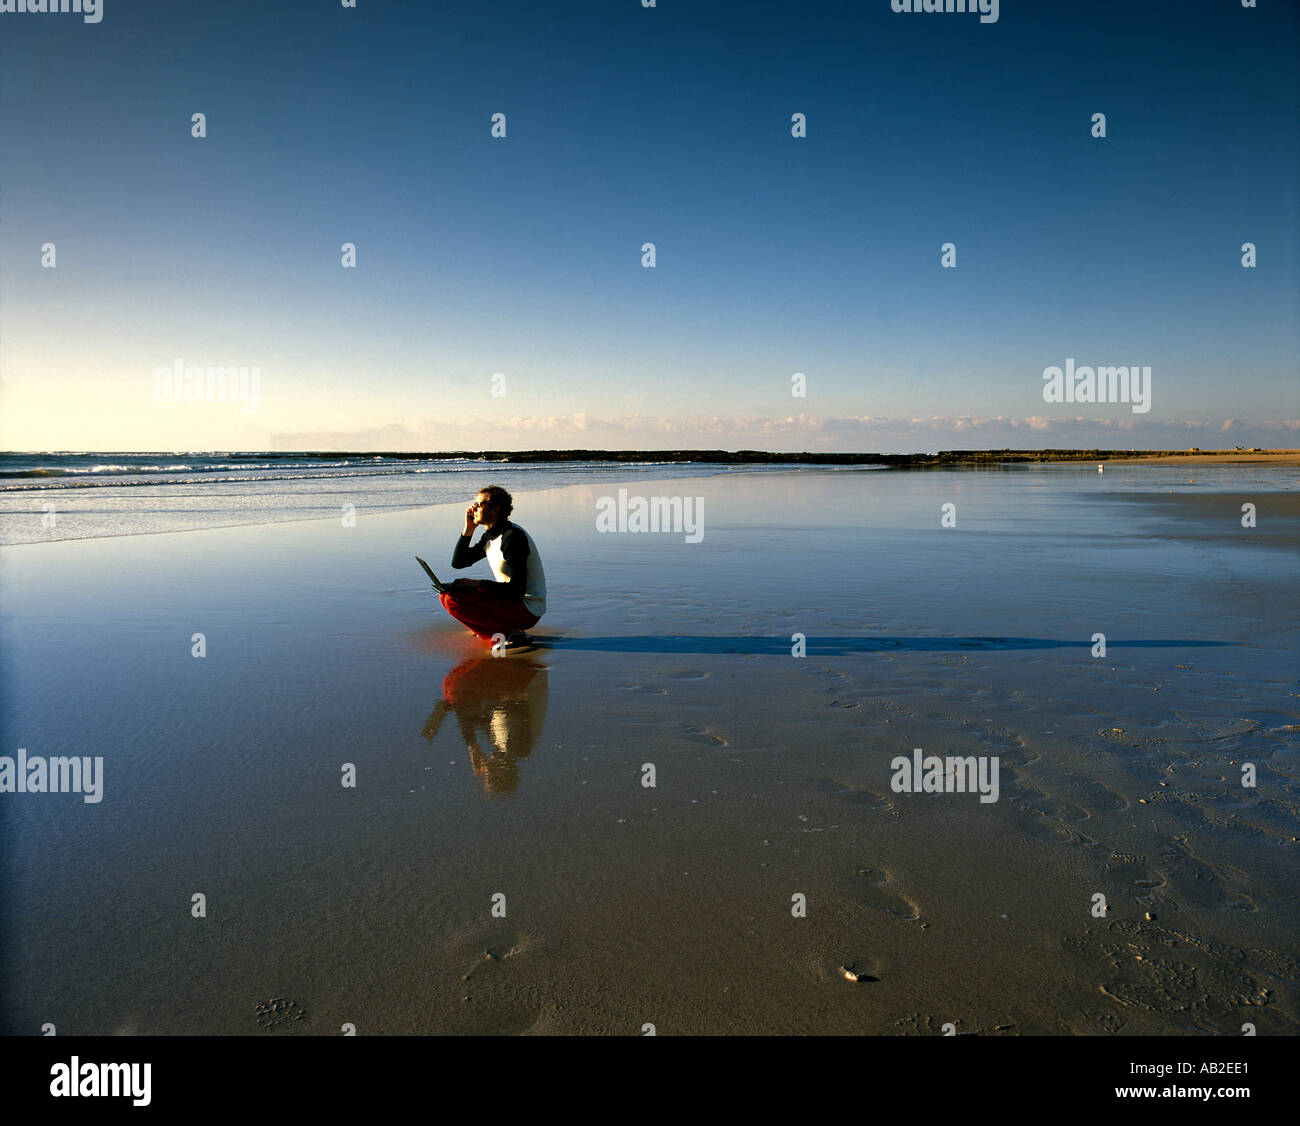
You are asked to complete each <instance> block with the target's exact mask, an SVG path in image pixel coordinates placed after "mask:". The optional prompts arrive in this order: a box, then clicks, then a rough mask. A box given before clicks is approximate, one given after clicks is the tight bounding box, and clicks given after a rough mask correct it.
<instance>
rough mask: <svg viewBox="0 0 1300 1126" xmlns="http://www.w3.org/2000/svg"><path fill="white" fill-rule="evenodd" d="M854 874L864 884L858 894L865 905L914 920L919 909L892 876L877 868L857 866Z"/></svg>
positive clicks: (918, 916) (897, 916)
mask: <svg viewBox="0 0 1300 1126" xmlns="http://www.w3.org/2000/svg"><path fill="white" fill-rule="evenodd" d="M856 875H857V877H858V879H859V880H860V881H861V882H862V884H863V885H864V886H863V888H862V890H861V892H860V894H861V897H862V902H863V904H864V905H866V906H867V907H874V908H876V909H877V910H879V911H888V912H889V913H890V914H891V915H893V916H894V917H895V918H898V919H905V920H907V921H908V922H915V921H916V920H917V919H919V918H920V917H921V909H920V907H918V906H917V904H916V903H914V902H913V901H912V899H911V898H910V897H909V896H908V895H907V893H906V892H904V891H903V890H902V889H901V888H899V887H898V886H897V884H896V883H895V881H894V877H893V876H891V875H890V874H889V873H888V872H885V871H882V870H881V869H879V868H859V869H857V872H856Z"/></svg>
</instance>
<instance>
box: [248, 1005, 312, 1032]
mask: <svg viewBox="0 0 1300 1126" xmlns="http://www.w3.org/2000/svg"><path fill="white" fill-rule="evenodd" d="M253 1013H254V1015H255V1016H256V1017H257V1027H258V1028H264V1029H266V1031H267V1032H274V1031H275V1030H276V1029H277V1028H284V1027H286V1026H289V1027H293V1026H295V1025H297V1026H300V1025H301V1022H302V1021H303V1020H305V1019H306V1016H307V1014H306V1013H305V1012H303V1010H302V1009H300V1008H299V1007H298V1005H297V1003H296V1002H294V1001H290V1000H289V999H288V998H287V997H272V998H271V999H270V1000H269V1001H262V1002H260V1003H259V1004H257V1005H255V1006H254V1007H253Z"/></svg>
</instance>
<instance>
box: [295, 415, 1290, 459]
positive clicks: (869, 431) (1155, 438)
mask: <svg viewBox="0 0 1300 1126" xmlns="http://www.w3.org/2000/svg"><path fill="white" fill-rule="evenodd" d="M1297 431H1300V419H1283V420H1281V421H1277V422H1264V423H1254V424H1248V423H1243V422H1241V421H1239V420H1237V419H1231V418H1229V419H1224V420H1222V421H1210V420H1203V421H1202V420H1192V419H1185V420H1163V421H1153V420H1150V419H1145V418H1137V417H1131V418H1118V419H1099V418H1083V417H1078V416H1076V417H1073V418H1056V417H1051V416H1047V415H1031V416H1028V417H1025V418H1007V417H1002V416H997V417H992V418H984V417H978V416H974V415H959V416H953V417H939V416H932V417H930V418H907V419H904V418H884V417H871V416H869V415H856V416H852V415H851V416H845V417H839V418H820V417H818V416H816V415H807V414H798V415H790V416H788V417H785V418H762V417H752V418H743V419H722V418H719V417H717V416H712V417H700V418H663V417H660V418H646V417H641V416H632V417H627V418H597V417H595V416H592V415H589V414H587V413H585V412H584V413H579V414H572V415H555V416H547V417H522V416H516V417H512V418H501V419H494V420H490V421H489V420H486V419H481V418H475V419H463V420H460V421H455V422H438V421H433V420H425V421H422V422H420V423H417V424H415V425H414V426H407V425H403V424H400V423H391V424H389V425H387V426H381V427H370V428H366V429H361V430H332V431H316V432H298V433H277V434H273V435H272V436H271V442H272V445H271V448H272V449H274V450H392V451H398V452H418V451H421V450H505V451H510V450H527V449H611V450H616V449H651V450H653V449H760V448H761V449H767V450H771V451H772V452H777V453H792V452H799V451H805V450H806V451H810V452H826V453H852V452H876V453H916V452H926V451H935V450H939V449H1002V448H1017V449H1040V448H1049V447H1051V448H1058V447H1059V448H1083V449H1092V448H1102V449H1105V448H1121V449H1181V448H1186V446H1187V445H1188V444H1191V445H1198V446H1200V445H1204V446H1205V448H1207V449H1210V448H1231V447H1233V446H1246V447H1250V446H1276V445H1277V444H1278V443H1279V441H1281V442H1284V443H1285V442H1291V441H1293V440H1294V436H1295V434H1296V433H1297Z"/></svg>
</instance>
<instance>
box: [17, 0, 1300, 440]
mask: <svg viewBox="0 0 1300 1126" xmlns="http://www.w3.org/2000/svg"><path fill="white" fill-rule="evenodd" d="M808 7H809V8H810V9H811V10H805V8H804V6H802V5H790V4H779V3H760V2H755V3H735V2H733V3H710V2H699V0H692V2H691V3H686V2H684V0H683V2H675V0H661V2H660V3H659V4H658V6H657V7H655V8H653V9H644V8H642V7H641V5H640V3H639V0H599V2H597V0H591V2H573V3H565V2H554V3H501V4H493V3H488V4H427V5H425V4H420V5H416V4H395V3H381V2H379V0H360V3H359V4H358V6H357V7H356V8H355V9H347V8H343V7H342V6H341V5H338V4H333V5H331V4H330V3H324V2H322V3H286V4H268V3H265V2H259V3H253V2H250V0H234V2H226V3H220V4H176V3H167V2H163V0H130V2H128V0H105V7H104V14H103V19H102V21H101V22H99V23H97V24H86V23H84V22H83V21H82V20H81V18H80V17H79V16H75V15H72V14H67V15H64V14H26V13H25V14H16V13H14V14H10V13H5V14H2V15H0V64H2V65H0V136H2V137H3V144H2V145H0V149H2V150H3V156H2V157H0V172H2V179H3V183H2V185H0V188H2V195H0V260H2V267H3V269H2V272H0V318H2V319H0V333H2V336H0V364H2V366H3V376H4V382H3V384H0V395H2V398H0V408H2V409H3V416H2V422H0V444H2V445H3V447H4V448H6V449H10V450H37V449H47V450H73V449H95V450H111V449H117V450H131V449H136V450H196V449H207V450H211V449H393V450H420V449H429V450H438V449H511V448H514V449H524V448H534V447H542V448H565V447H570V448H572V447H587V448H596V447H616V448H651V449H653V448H670V447H709V448H713V447H724V448H741V447H744V448H765V449H773V450H880V451H886V452H894V451H910V450H936V449H949V448H960V447H1003V446H1011V447H1026V448H1029V447H1041V446H1113V447H1129V446H1137V447H1171V448H1183V447H1186V446H1190V445H1198V446H1201V447H1204V448H1214V447H1222V446H1227V447H1231V446H1233V445H1238V444H1240V445H1264V446H1275V447H1294V446H1300V436H1298V434H1297V431H1298V430H1300V375H1298V374H1297V346H1298V340H1300V314H1298V312H1297V310H1298V309H1300V281H1298V277H1300V268H1298V264H1297V229H1296V220H1297V209H1296V204H1295V201H1296V198H1297V155H1298V150H1300V143H1298V141H1297V137H1300V121H1298V120H1297V108H1296V107H1297V104H1298V99H1297V68H1296V67H1295V57H1296V45H1297V36H1298V35H1300V8H1297V6H1296V5H1294V4H1280V3H1278V4H1261V5H1260V7H1259V8H1257V9H1253V10H1252V9H1243V8H1241V7H1240V6H1239V5H1236V4H1231V3H1223V2H1220V0H1214V2H1211V0H1205V2H1201V0H1197V2H1188V3H1180V4H1142V5H1135V4H1132V3H1131V2H1128V0H1123V2H1121V0H1098V2H1089V3H1087V4H1083V3H1077V4H1076V3H1064V2H1063V3H1055V2H1054V3H1051V4H1044V3H1040V2H1037V0H1035V2H1030V0H1003V3H1002V4H1001V5H1000V12H999V19H998V21H997V22H996V23H992V24H981V23H980V22H979V19H978V17H977V16H970V15H963V14H956V13H953V14H919V15H918V14H898V13H894V12H892V11H891V9H890V4H889V0H853V2H847V0H846V2H842V3H840V2H832V3H818V4H812V5H809V6H808ZM195 112H203V113H205V114H206V116H207V133H208V135H207V137H206V138H205V139H202V140H199V139H195V138H193V137H191V135H190V117H191V114H192V113H195ZM496 112H503V113H505V114H506V115H507V130H508V135H507V137H506V138H505V139H504V140H501V139H494V138H493V137H491V135H490V124H491V123H490V118H491V115H492V114H493V113H496ZM795 112H801V113H804V114H806V116H807V123H808V124H807V131H808V135H807V137H806V139H795V138H793V137H792V136H791V133H790V119H791V115H792V114H793V113H795ZM1096 112H1103V113H1105V114H1106V115H1107V129H1108V136H1107V137H1106V139H1104V140H1097V139H1094V138H1093V137H1092V136H1091V135H1090V128H1091V120H1090V119H1091V115H1092V114H1093V113H1096ZM948 241H951V242H953V243H954V244H955V245H956V248H957V268H956V269H952V270H946V269H942V268H941V267H940V245H941V244H942V243H944V242H948ZM1248 241H1249V242H1253V243H1255V244H1256V246H1257V247H1258V266H1257V267H1256V268H1255V269H1243V268H1242V266H1241V246H1242V244H1243V243H1244V242H1248ZM344 242H352V243H354V244H355V245H356V247H357V268H356V269H343V268H342V267H341V266H340V246H341V244H342V243H344ZM644 242H653V243H655V245H656V248H657V259H658V260H657V266H656V268H654V269H643V268H642V266H641V246H642V244H643V243H644ZM45 243H54V244H55V246H56V247H57V266H56V268H54V269H46V268H42V265H41V247H42V245H43V244H45ZM1067 357H1071V358H1074V359H1075V360H1076V362H1077V363H1079V364H1117V365H1119V364H1142V365H1150V367H1151V369H1152V407H1151V410H1150V411H1149V413H1146V414H1135V413H1133V412H1132V411H1131V409H1130V407H1129V405H1128V404H1123V403H1119V404H1090V405H1074V404H1051V403H1046V402H1044V401H1043V396H1042V387H1043V379H1042V372H1043V369H1044V368H1045V367H1047V366H1049V365H1053V364H1055V365H1063V364H1064V363H1065V361H1066V359H1067ZM177 358H181V359H182V360H183V361H184V363H185V364H188V365H199V366H205V367H206V366H223V367H224V366H228V365H248V366H257V367H258V368H259V370H260V381H259V392H260V393H259V400H258V403H257V407H258V409H257V410H256V411H245V410H241V409H240V407H239V406H238V405H233V404H229V403H226V404H222V403H181V404H162V403H157V402H155V401H154V397H153V388H154V380H153V378H152V373H153V371H154V369H155V368H156V367H158V366H160V365H166V366H171V365H172V364H173V362H174V361H175V360H176V359H177ZM495 372H501V373H503V374H504V376H505V391H506V393H505V395H504V396H501V397H494V396H493V394H492V388H493V383H492V375H493V373H495ZM795 372H802V373H805V375H806V377H807V396H806V398H794V397H792V396H791V393H790V389H791V375H792V374H793V373H795Z"/></svg>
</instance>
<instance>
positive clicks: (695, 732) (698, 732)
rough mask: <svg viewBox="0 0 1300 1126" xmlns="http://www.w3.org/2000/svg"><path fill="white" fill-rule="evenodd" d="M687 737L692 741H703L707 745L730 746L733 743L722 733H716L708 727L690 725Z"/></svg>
mask: <svg viewBox="0 0 1300 1126" xmlns="http://www.w3.org/2000/svg"><path fill="white" fill-rule="evenodd" d="M686 737H687V738H688V739H689V740H690V741H691V742H692V743H703V744H704V745H705V746H707V747H728V746H730V745H731V744H729V743H728V742H727V741H726V739H724V738H723V737H722V736H721V735H715V734H714V733H713V732H712V731H710V730H709V729H708V728H707V727H688V728H687V729H686Z"/></svg>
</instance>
